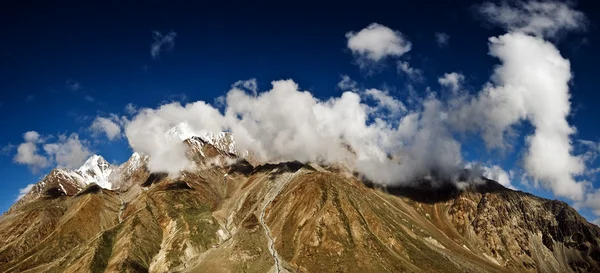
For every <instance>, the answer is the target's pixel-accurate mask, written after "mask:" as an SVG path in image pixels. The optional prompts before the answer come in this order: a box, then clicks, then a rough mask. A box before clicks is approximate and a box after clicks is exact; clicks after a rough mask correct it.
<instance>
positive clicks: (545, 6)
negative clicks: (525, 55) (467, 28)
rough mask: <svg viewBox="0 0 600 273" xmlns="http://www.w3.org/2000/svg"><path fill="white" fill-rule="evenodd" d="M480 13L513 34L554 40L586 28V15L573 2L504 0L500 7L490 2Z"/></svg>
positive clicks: (482, 7) (480, 8)
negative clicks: (518, 33)
mask: <svg viewBox="0 0 600 273" xmlns="http://www.w3.org/2000/svg"><path fill="white" fill-rule="evenodd" d="M479 12H480V13H481V14H482V15H483V16H484V17H485V19H486V20H488V21H490V22H491V23H494V24H497V25H499V26H502V27H504V28H505V29H507V30H508V31H509V32H520V33H525V34H531V35H535V36H538V37H542V36H543V37H548V38H553V37H556V36H557V35H559V34H561V32H565V31H574V30H582V29H585V27H586V24H587V20H586V17H585V15H584V14H583V13H582V12H580V11H577V10H574V9H572V7H571V2H565V3H563V2H559V1H503V2H501V4H500V5H498V4H496V3H492V2H486V3H483V4H482V5H480V6H479Z"/></svg>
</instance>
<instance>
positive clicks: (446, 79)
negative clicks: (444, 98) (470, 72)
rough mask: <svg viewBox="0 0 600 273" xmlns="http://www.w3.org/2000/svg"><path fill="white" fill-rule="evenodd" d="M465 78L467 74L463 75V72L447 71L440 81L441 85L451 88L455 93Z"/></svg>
mask: <svg viewBox="0 0 600 273" xmlns="http://www.w3.org/2000/svg"><path fill="white" fill-rule="evenodd" d="M464 80H465V76H463V74H460V73H456V72H452V73H445V74H444V76H443V77H441V78H439V79H438V82H439V83H440V85H441V86H444V87H446V88H449V89H450V90H452V92H453V93H456V92H458V90H459V89H460V87H461V84H462V82H463V81H464Z"/></svg>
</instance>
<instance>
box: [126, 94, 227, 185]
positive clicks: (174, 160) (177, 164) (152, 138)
mask: <svg viewBox="0 0 600 273" xmlns="http://www.w3.org/2000/svg"><path fill="white" fill-rule="evenodd" d="M180 123H186V124H188V125H189V126H190V127H191V128H195V129H200V130H206V131H211V132H220V131H223V129H224V128H223V124H224V122H223V117H222V115H221V114H220V113H219V111H218V110H217V109H215V108H213V107H212V106H210V105H208V104H206V103H204V102H195V103H191V104H186V105H185V106H183V105H181V104H180V103H179V102H172V103H169V104H165V105H162V106H161V107H159V108H158V109H149V108H144V109H140V110H139V111H138V114H137V115H136V116H134V117H133V118H132V119H131V121H130V122H129V123H127V124H126V127H125V134H126V136H127V140H128V142H129V145H130V146H131V148H132V149H133V150H134V151H136V152H139V153H142V154H146V155H149V156H150V159H149V162H148V167H149V168H150V170H152V171H155V172H168V173H172V174H174V173H178V172H179V171H181V170H182V169H189V168H191V167H193V165H191V162H189V161H188V160H187V157H186V156H185V153H184V151H185V147H184V144H183V143H182V142H181V140H180V139H177V138H172V137H169V136H168V135H167V134H166V133H167V131H169V130H170V129H171V128H173V127H174V126H176V125H178V124H180ZM198 134H199V132H198Z"/></svg>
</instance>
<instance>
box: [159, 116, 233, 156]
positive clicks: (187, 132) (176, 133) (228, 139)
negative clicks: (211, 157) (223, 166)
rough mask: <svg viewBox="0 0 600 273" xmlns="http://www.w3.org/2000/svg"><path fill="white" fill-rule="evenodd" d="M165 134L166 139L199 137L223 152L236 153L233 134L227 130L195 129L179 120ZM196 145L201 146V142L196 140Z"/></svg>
mask: <svg viewBox="0 0 600 273" xmlns="http://www.w3.org/2000/svg"><path fill="white" fill-rule="evenodd" d="M165 135H166V138H167V139H168V140H177V141H184V140H187V139H190V138H192V137H199V138H200V139H202V140H203V141H204V142H206V143H209V144H211V145H213V146H214V147H216V148H217V149H219V150H221V151H224V152H227V153H230V154H237V153H236V147H235V142H234V140H233V136H232V135H231V133H228V132H218V133H215V132H209V131H206V130H202V131H195V130H194V129H192V127H190V126H189V125H188V124H187V123H185V122H181V123H179V124H177V125H176V126H175V127H173V128H171V129H169V130H168V131H167V132H166V134H165ZM194 143H195V142H194ZM197 145H199V146H201V145H202V143H200V142H198V144H197Z"/></svg>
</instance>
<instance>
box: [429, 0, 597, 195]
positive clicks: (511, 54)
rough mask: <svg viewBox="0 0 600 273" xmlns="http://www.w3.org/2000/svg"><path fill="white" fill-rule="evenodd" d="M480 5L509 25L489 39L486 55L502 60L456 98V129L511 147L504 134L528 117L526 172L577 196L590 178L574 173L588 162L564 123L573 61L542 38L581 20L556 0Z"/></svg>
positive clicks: (494, 145) (558, 190)
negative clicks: (475, 87)
mask: <svg viewBox="0 0 600 273" xmlns="http://www.w3.org/2000/svg"><path fill="white" fill-rule="evenodd" d="M480 10H481V12H482V13H483V14H484V15H485V16H487V17H488V19H489V20H490V21H491V22H492V23H496V24H500V25H501V26H504V27H506V28H507V29H508V30H509V33H507V34H504V35H501V36H499V37H492V38H490V39H489V54H490V55H491V56H493V57H496V58H498V59H499V60H500V61H501V65H499V66H497V67H496V69H495V70H494V73H493V75H492V77H491V81H490V82H489V83H487V84H486V85H485V86H484V88H483V90H481V92H480V93H479V94H477V96H476V97H473V98H468V99H464V98H463V99H464V100H462V101H461V102H463V103H455V104H454V106H455V109H454V111H452V114H451V115H450V119H451V120H452V122H453V124H454V126H455V128H457V129H460V130H476V131H478V132H482V133H483V138H484V140H485V142H486V144H487V146H488V147H489V148H499V149H503V148H506V147H508V146H507V141H506V136H507V135H510V134H511V133H513V132H514V131H513V126H514V125H516V124H519V123H520V122H522V121H528V122H529V123H530V124H531V125H532V126H533V127H534V131H533V133H532V134H531V135H529V136H527V137H526V149H527V150H526V151H525V153H524V155H523V168H524V170H525V171H526V174H527V176H528V177H530V178H532V179H533V180H534V182H535V183H539V185H541V186H542V187H544V188H546V189H550V190H551V191H552V192H553V193H554V194H555V195H557V196H562V197H567V198H570V199H572V200H582V198H583V197H584V193H585V191H586V188H587V187H588V186H589V183H587V182H585V181H577V179H576V177H577V176H579V175H581V174H583V173H584V171H585V168H586V166H585V164H584V160H583V158H582V157H581V156H578V155H574V154H573V146H572V140H571V136H572V135H573V134H574V133H575V131H576V129H575V128H574V127H572V126H571V125H569V123H568V121H567V116H568V115H569V114H570V111H571V109H570V92H569V81H570V80H571V77H572V74H571V68H570V63H569V61H568V60H566V59H565V58H563V57H562V56H561V54H560V52H559V51H558V49H557V48H556V47H555V46H554V45H553V44H552V43H550V42H548V41H545V40H544V39H543V38H542V36H553V35H555V34H556V33H557V32H558V31H560V30H571V29H575V28H579V27H581V22H582V21H583V19H584V18H583V19H582V18H580V15H579V14H581V13H579V12H577V11H573V10H570V9H569V6H567V5H565V4H560V3H554V2H547V3H541V2H536V1H531V2H523V3H521V4H519V6H518V7H512V6H507V4H504V5H503V6H496V5H495V4H490V3H486V4H484V5H483V6H482V7H481V8H480ZM513 13H516V14H518V15H519V16H518V18H517V17H514V15H511V14H513ZM581 16H583V15H581ZM513 17H514V18H513ZM519 18H521V19H519ZM565 18H572V19H565ZM530 34H531V35H530ZM443 82H447V83H450V82H452V81H450V80H440V84H443Z"/></svg>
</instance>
